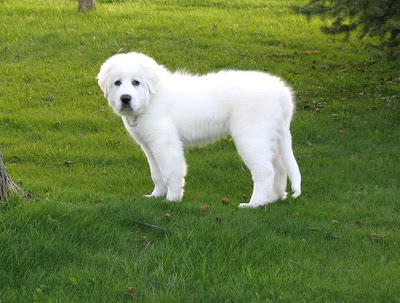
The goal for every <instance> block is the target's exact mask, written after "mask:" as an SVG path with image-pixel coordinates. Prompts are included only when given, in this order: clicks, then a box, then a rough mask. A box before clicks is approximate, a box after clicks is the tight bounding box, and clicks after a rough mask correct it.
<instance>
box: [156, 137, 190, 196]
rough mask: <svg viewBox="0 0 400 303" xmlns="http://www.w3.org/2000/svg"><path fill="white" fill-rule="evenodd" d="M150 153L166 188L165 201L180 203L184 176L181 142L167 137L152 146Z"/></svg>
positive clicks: (184, 166) (184, 167)
mask: <svg viewBox="0 0 400 303" xmlns="http://www.w3.org/2000/svg"><path fill="white" fill-rule="evenodd" d="M151 151H152V154H153V155H154V158H155V161H156V162H157V164H158V167H159V169H160V171H161V175H162V178H163V180H164V183H165V184H166V186H167V188H168V192H167V200H169V201H181V200H182V197H183V186H184V183H185V175H186V163H185V157H184V152H183V145H182V142H180V141H179V140H178V139H175V140H174V139H172V138H171V137H169V138H168V139H165V140H159V141H158V142H157V143H156V144H153V146H152V148H151Z"/></svg>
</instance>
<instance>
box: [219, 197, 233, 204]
mask: <svg viewBox="0 0 400 303" xmlns="http://www.w3.org/2000/svg"><path fill="white" fill-rule="evenodd" d="M221 202H222V204H224V205H228V204H229V203H231V201H229V199H228V198H223V199H222V200H221Z"/></svg>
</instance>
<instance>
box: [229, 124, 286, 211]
mask: <svg viewBox="0 0 400 303" xmlns="http://www.w3.org/2000/svg"><path fill="white" fill-rule="evenodd" d="M248 130H249V129H247V130H246V132H242V134H241V135H236V136H235V135H234V134H233V135H232V137H233V140H234V141H235V144H236V148H237V151H238V153H239V154H240V156H241V157H242V159H243V161H244V162H245V164H246V165H247V167H248V168H249V170H250V171H251V176H252V178H253V182H254V185H253V194H252V195H251V198H250V201H249V203H241V204H240V205H239V207H241V208H245V207H258V206H262V205H266V204H268V203H271V202H274V201H276V200H278V195H277V194H276V191H275V190H274V177H275V170H274V166H273V163H272V161H273V158H274V154H273V150H274V149H275V148H273V146H272V145H273V142H272V141H271V140H268V139H267V138H266V137H261V136H260V131H259V129H258V130H254V131H248Z"/></svg>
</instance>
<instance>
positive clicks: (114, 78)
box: [97, 53, 167, 116]
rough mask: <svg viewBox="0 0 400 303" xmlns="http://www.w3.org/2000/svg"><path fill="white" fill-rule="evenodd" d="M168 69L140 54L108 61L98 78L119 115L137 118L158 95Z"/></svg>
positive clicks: (130, 54) (112, 58)
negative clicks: (159, 85)
mask: <svg viewBox="0 0 400 303" xmlns="http://www.w3.org/2000/svg"><path fill="white" fill-rule="evenodd" d="M166 73H167V70H166V69H165V68H164V67H163V66H162V65H159V64H157V63H156V62H155V61H154V60H153V59H151V58H150V57H147V56H146V55H143V54H140V53H127V54H118V55H114V56H112V57H111V58H109V59H108V60H107V61H106V62H104V64H103V65H102V66H101V68H100V72H99V74H98V75H97V79H98V83H99V85H100V88H101V89H102V91H103V92H104V96H105V97H106V98H107V100H108V103H109V104H110V106H111V107H112V108H113V110H114V112H115V113H116V114H117V115H119V116H132V115H134V116H137V115H139V114H140V113H141V112H142V111H143V109H144V108H145V107H146V106H147V105H148V104H149V102H150V99H151V96H152V94H155V93H156V90H157V86H158V83H159V82H160V80H161V78H162V77H163V75H164V74H166Z"/></svg>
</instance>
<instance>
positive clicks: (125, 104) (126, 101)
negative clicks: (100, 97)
mask: <svg viewBox="0 0 400 303" xmlns="http://www.w3.org/2000/svg"><path fill="white" fill-rule="evenodd" d="M120 100H121V102H122V105H121V110H124V109H130V110H131V109H132V106H131V101H132V96H131V95H122V96H121V97H120Z"/></svg>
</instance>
